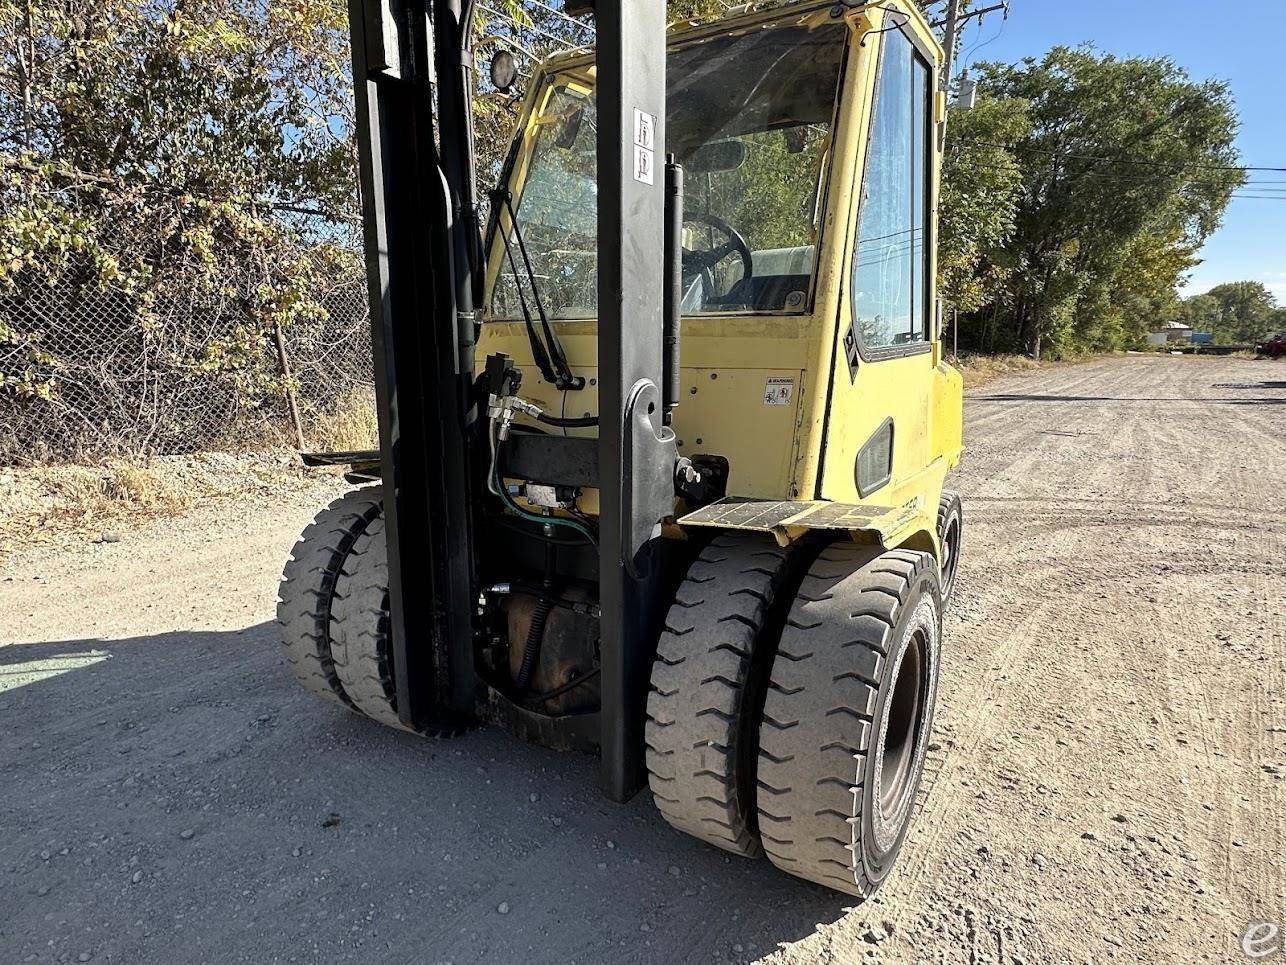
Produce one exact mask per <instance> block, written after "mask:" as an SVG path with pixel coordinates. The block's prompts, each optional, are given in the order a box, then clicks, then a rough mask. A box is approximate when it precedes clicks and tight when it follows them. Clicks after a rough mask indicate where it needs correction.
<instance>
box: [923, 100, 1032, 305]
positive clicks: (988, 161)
mask: <svg viewBox="0 0 1286 965" xmlns="http://www.w3.org/2000/svg"><path fill="white" fill-rule="evenodd" d="M1029 129H1030V123H1029V122H1028V119H1027V102H1026V101H1022V100H1015V99H1005V100H1001V99H998V98H994V97H986V98H980V99H979V100H978V102H977V104H976V106H975V107H974V108H973V109H972V110H969V111H957V112H954V113H953V114H952V115H951V122H950V123H949V124H948V125H947V147H946V151H945V152H944V155H943V160H942V193H941V202H940V206H939V216H938V283H939V285H940V290H941V294H942V297H943V298H945V299H947V300H948V301H950V302H951V303H952V305H953V306H955V307H956V308H957V309H958V310H960V311H962V312H973V311H977V310H978V309H980V308H982V307H983V306H984V305H986V304H987V303H988V301H989V298H990V297H991V295H992V293H993V292H995V291H996V290H997V289H998V288H999V287H1000V286H1001V285H1003V284H1004V283H1005V282H1006V281H1007V280H1008V279H1009V278H1010V277H1011V275H1012V274H1013V270H1014V267H1015V265H1014V262H1013V260H1012V259H1010V258H1007V257H1006V252H1005V244H1006V242H1007V241H1008V240H1009V237H1010V235H1011V234H1012V232H1013V230H1014V225H1015V218H1016V215H1017V212H1018V195H1019V191H1020V190H1021V188H1022V185H1023V170H1022V165H1021V163H1020V161H1019V159H1018V158H1017V157H1016V156H1015V155H1014V154H1013V153H1012V152H1011V151H1010V150H1009V149H1008V148H1007V147H1006V146H1005V145H1010V144H1013V143H1014V142H1016V141H1017V140H1018V139H1019V138H1022V137H1025V136H1026V135H1027V133H1028V131H1029Z"/></svg>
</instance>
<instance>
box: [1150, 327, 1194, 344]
mask: <svg viewBox="0 0 1286 965" xmlns="http://www.w3.org/2000/svg"><path fill="white" fill-rule="evenodd" d="M1191 341H1192V326H1191V325H1184V324H1183V322H1166V323H1165V325H1164V326H1162V328H1161V330H1160V331H1159V332H1153V333H1152V334H1151V335H1149V336H1148V344H1149V345H1166V344H1168V343H1170V342H1182V343H1185V344H1186V343H1188V342H1191Z"/></svg>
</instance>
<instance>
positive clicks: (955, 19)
mask: <svg viewBox="0 0 1286 965" xmlns="http://www.w3.org/2000/svg"><path fill="white" fill-rule="evenodd" d="M946 21H947V22H946V25H945V30H944V31H943V34H942V46H943V49H944V50H945V51H946V57H945V59H944V60H943V61H942V76H941V77H940V78H939V79H938V89H939V90H941V91H942V92H943V94H944V95H945V96H946V97H950V96H951V68H952V66H953V65H954V63H955V59H956V31H957V30H958V29H959V28H960V0H947V18H946ZM947 113H949V112H947ZM947 113H944V114H943V115H942V123H941V124H939V125H938V148H939V150H945V149H946V146H947Z"/></svg>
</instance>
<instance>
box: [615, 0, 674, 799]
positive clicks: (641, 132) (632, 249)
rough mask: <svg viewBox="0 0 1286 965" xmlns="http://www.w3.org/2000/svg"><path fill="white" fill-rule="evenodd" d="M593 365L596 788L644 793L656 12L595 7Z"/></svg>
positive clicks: (668, 505) (664, 487) (660, 9)
mask: <svg viewBox="0 0 1286 965" xmlns="http://www.w3.org/2000/svg"><path fill="white" fill-rule="evenodd" d="M595 17H596V22H597V34H598V36H597V48H596V49H597V53H596V57H597V66H598V71H597V83H596V90H595V97H596V100H597V104H598V354H599V361H598V365H599V396H598V399H599V414H600V420H599V475H600V479H601V483H602V485H601V493H602V496H601V500H602V501H601V513H602V515H601V517H600V545H599V595H600V603H601V606H602V613H603V625H602V630H601V650H602V667H603V673H602V684H603V689H602V693H603V710H602V749H601V752H602V776H603V786H604V790H605V791H606V793H607V794H608V796H609V797H611V798H613V799H615V800H625V799H626V798H628V797H629V796H630V795H632V794H633V793H634V792H635V791H636V790H638V789H639V788H640V787H641V786H642V785H643V782H644V779H645V778H644V766H643V724H644V720H645V719H646V712H647V682H648V675H649V670H650V666H651V660H650V658H651V656H652V652H653V650H654V648H655V643H656V637H657V633H658V632H659V620H660V619H661V618H662V617H663V616H664V614H662V613H658V612H657V611H658V609H660V606H659V600H658V597H657V595H655V594H654V593H651V592H649V591H650V589H652V588H654V586H655V583H654V582H652V581H654V580H655V578H656V575H657V574H656V572H655V569H656V567H655V566H654V561H653V560H651V559H650V558H649V557H650V553H649V550H650V549H651V548H652V547H651V546H650V544H651V543H652V542H654V541H655V540H656V538H657V536H658V535H659V525H658V522H659V520H660V519H661V518H662V517H664V516H666V515H668V514H669V513H671V512H672V511H673V508H674V482H673V473H674V458H675V456H674V454H675V446H674V434H673V432H671V431H670V430H669V429H668V428H663V427H662V415H663V412H662V410H663V406H662V397H661V396H662V393H661V390H660V384H661V373H662V364H661V338H662V327H663V323H662V295H663V292H664V271H663V266H662V260H663V258H662V256H663V250H664V246H663V240H662V239H663V235H664V213H665V4H664V3H662V2H660V0H599V2H598V3H597V4H595Z"/></svg>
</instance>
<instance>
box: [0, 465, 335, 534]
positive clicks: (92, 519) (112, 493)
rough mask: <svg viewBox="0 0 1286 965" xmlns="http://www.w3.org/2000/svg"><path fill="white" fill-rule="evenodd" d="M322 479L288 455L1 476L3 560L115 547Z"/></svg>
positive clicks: (13, 470) (36, 468) (20, 470)
mask: <svg viewBox="0 0 1286 965" xmlns="http://www.w3.org/2000/svg"><path fill="white" fill-rule="evenodd" d="M316 473H317V471H316V470H305V469H304V468H303V467H302V465H301V464H300V463H299V461H298V459H297V458H296V457H295V456H294V454H293V453H288V452H275V453H267V454H255V455H229V454H226V453H204V454H200V455H193V456H164V457H156V458H153V459H127V458H112V459H105V460H103V461H102V462H101V463H100V464H98V465H95V466H81V465H33V466H22V467H10V468H6V469H0V558H3V557H5V556H8V555H9V554H12V553H15V552H18V551H20V550H24V549H29V548H31V547H33V546H39V545H67V544H71V543H80V542H85V541H114V540H115V539H118V538H119V534H120V533H122V532H124V531H127V530H132V529H137V528H139V527H141V526H143V525H146V524H148V523H149V522H152V521H154V520H157V519H163V518H167V517H173V516H177V515H179V514H181V513H184V512H186V511H187V510H189V509H191V508H192V507H193V506H194V505H196V503H198V502H200V501H204V500H209V499H220V498H229V497H244V496H246V495H250V494H254V493H270V492H278V491H280V490H282V489H283V488H293V487H298V488H302V487H305V486H307V485H308V484H309V483H310V482H311V481H312V480H314V479H315V478H316Z"/></svg>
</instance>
